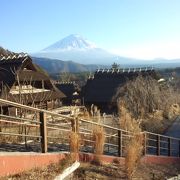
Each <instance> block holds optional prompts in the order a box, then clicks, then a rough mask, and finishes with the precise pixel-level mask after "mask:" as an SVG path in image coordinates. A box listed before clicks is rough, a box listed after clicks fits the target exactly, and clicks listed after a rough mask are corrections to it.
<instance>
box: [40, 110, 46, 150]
mask: <svg viewBox="0 0 180 180" xmlns="http://www.w3.org/2000/svg"><path fill="white" fill-rule="evenodd" d="M39 117H40V123H41V124H40V136H41V152H42V153H46V152H47V128H46V114H45V113H44V112H40V113H39Z"/></svg>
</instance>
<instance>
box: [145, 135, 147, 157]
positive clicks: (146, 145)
mask: <svg viewBox="0 0 180 180" xmlns="http://www.w3.org/2000/svg"><path fill="white" fill-rule="evenodd" d="M146 153H147V134H146V132H144V156H145V155H146Z"/></svg>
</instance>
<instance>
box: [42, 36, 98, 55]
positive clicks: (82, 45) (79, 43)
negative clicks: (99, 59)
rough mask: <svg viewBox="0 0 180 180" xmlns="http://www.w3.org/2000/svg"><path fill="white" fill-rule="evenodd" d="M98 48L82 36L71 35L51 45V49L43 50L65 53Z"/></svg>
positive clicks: (45, 50)
mask: <svg viewBox="0 0 180 180" xmlns="http://www.w3.org/2000/svg"><path fill="white" fill-rule="evenodd" d="M93 48H96V45H95V44H94V43H92V42H90V41H88V40H86V39H85V38H83V37H82V36H81V35H78V34H71V35H69V36H67V37H65V38H63V39H62V40H60V41H58V42H56V43H54V44H52V45H50V46H49V47H47V48H45V49H43V50H42V51H44V52H48V51H61V50H62V51H64V50H86V49H93Z"/></svg>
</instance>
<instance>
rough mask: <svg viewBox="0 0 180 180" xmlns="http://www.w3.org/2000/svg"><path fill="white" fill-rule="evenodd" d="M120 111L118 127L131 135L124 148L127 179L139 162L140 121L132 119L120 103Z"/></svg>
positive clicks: (140, 152) (141, 145)
mask: <svg viewBox="0 0 180 180" xmlns="http://www.w3.org/2000/svg"><path fill="white" fill-rule="evenodd" d="M119 109H120V127H121V128H122V129H125V130H127V131H130V132H131V133H132V136H131V137H130V138H129V139H128V140H126V147H125V153H126V154H125V167H126V172H127V176H128V179H132V176H133V174H134V172H135V170H136V168H137V166H138V164H139V162H140V158H141V155H142V150H143V137H142V134H141V128H140V121H138V120H135V119H134V118H132V116H131V114H130V113H129V112H128V110H127V109H126V106H125V104H124V103H123V102H122V103H121V104H120V106H119Z"/></svg>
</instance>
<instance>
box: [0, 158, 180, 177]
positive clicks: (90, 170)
mask: <svg viewBox="0 0 180 180" xmlns="http://www.w3.org/2000/svg"><path fill="white" fill-rule="evenodd" d="M68 163H69V162H68ZM68 163H67V162H65V161H64V162H61V163H57V164H52V165H49V166H48V167H44V168H36V169H32V170H30V171H27V172H23V173H21V174H17V175H13V176H8V177H4V178H0V180H53V179H54V178H55V177H56V176H57V175H59V174H60V173H61V172H62V171H63V169H64V168H65V167H67V164H68ZM178 173H179V174H180V165H179V164H173V165H172V164H171V165H154V164H148V165H142V164H141V165H139V167H138V168H137V171H136V172H135V173H134V176H133V179H134V180H165V179H166V178H167V177H169V178H170V177H173V176H175V175H177V174H178ZM70 179H71V180H95V179H96V180H116V179H117V180H120V179H122V180H126V179H127V176H126V172H125V168H124V166H123V165H122V164H116V163H112V164H103V165H94V164H90V163H81V166H80V168H78V170H76V171H75V173H74V176H73V178H70Z"/></svg>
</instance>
